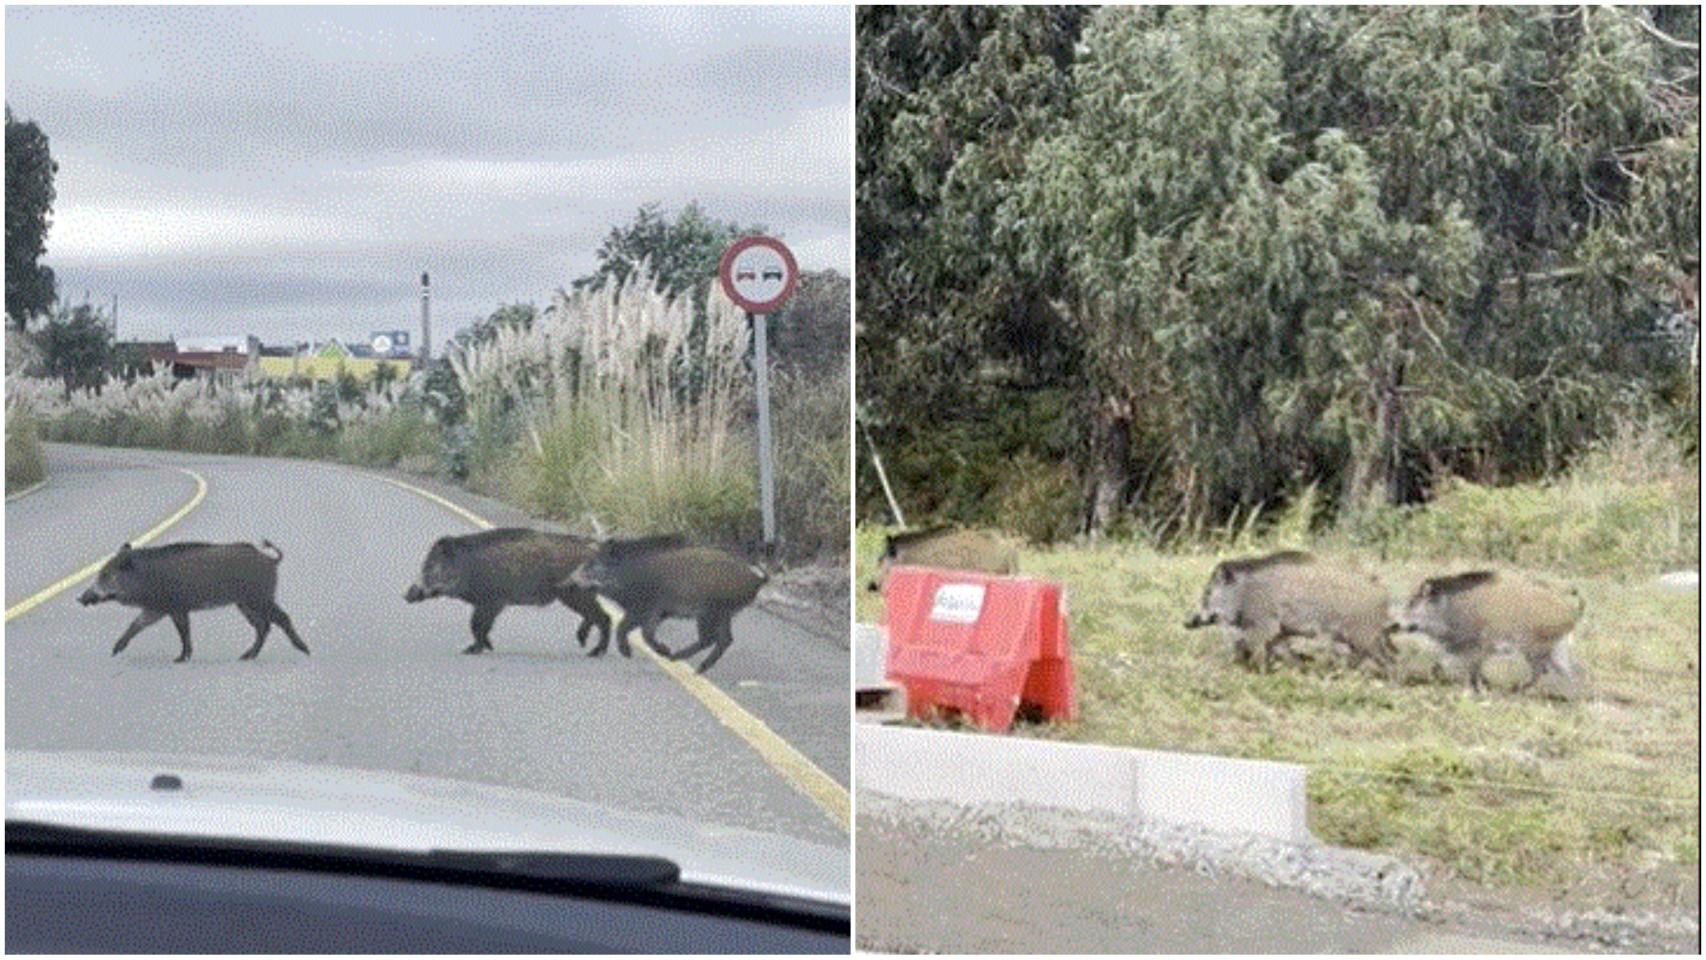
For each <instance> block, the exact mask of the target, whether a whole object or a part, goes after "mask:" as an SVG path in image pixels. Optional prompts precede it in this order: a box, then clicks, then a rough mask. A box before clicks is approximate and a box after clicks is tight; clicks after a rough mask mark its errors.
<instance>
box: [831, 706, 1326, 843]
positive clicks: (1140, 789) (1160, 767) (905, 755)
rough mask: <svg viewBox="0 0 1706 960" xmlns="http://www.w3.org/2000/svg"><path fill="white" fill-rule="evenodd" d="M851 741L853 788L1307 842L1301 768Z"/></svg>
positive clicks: (1000, 746)
mask: <svg viewBox="0 0 1706 960" xmlns="http://www.w3.org/2000/svg"><path fill="white" fill-rule="evenodd" d="M853 740H854V742H853V765H854V777H855V778H856V779H855V781H854V782H856V783H857V784H858V785H859V789H860V790H861V791H865V790H868V791H871V792H873V793H880V794H884V795H887V796H891V797H896V798H899V799H902V800H935V801H942V802H947V803H957V804H980V803H1021V804H1026V805H1028V806H1038V807H1056V808H1061V809H1066V810H1076V811H1084V812H1089V813H1101V814H1111V815H1113V816H1117V817H1126V818H1131V819H1136V820H1144V821H1151V822H1156V823H1166V824H1175V825H1180V826H1192V827H1201V828H1204V829H1209V830H1215V831H1219V832H1222V833H1251V834H1257V835H1259V836H1264V837H1271V838H1273V839H1275V840H1279V841H1281V842H1284V843H1314V842H1315V840H1314V838H1313V837H1311V836H1310V835H1309V822H1308V810H1309V801H1308V795H1307V792H1306V790H1305V782H1304V780H1305V769H1304V768H1303V767H1301V766H1299V765H1297V764H1292V763H1274V762H1271V761H1266V760H1235V759H1230V758H1227V757H1215V756H1209V755H1206V754H1190V753H1170V752H1167V751H1163V750H1136V749H1131V748H1128V747H1105V746H1097V745H1094V744H1079V743H1055V742H1051V741H1046V740H1027V739H1023V738H1018V737H999V736H990V735H986V734H975V733H951V732H945V731H937V730H918V729H912V728H906V727H887V726H874V725H870V726H866V725H862V726H859V727H857V729H856V731H855V733H854V737H853Z"/></svg>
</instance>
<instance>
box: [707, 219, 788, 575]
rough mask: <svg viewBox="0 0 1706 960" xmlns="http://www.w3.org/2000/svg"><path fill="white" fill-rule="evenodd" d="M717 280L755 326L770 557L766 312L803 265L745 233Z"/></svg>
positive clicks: (775, 243) (772, 487)
mask: <svg viewBox="0 0 1706 960" xmlns="http://www.w3.org/2000/svg"><path fill="white" fill-rule="evenodd" d="M717 278H718V279H719V280H721V281H722V285H723V292H724V293H726V294H728V297H729V299H730V300H732V301H734V303H735V305H736V306H739V307H741V308H743V309H745V310H746V322H747V325H748V326H750V327H751V328H752V366H753V370H752V373H753V379H754V380H755V381H756V386H757V399H758V507H759V512H760V514H761V516H762V517H763V521H764V552H765V555H766V556H769V555H771V554H773V553H774V552H775V549H776V469H775V462H774V460H775V455H774V454H773V452H772V446H771V438H770V331H769V323H768V319H769V318H768V315H769V314H770V313H772V312H774V311H775V310H777V309H778V308H780V307H781V306H782V304H784V303H786V302H787V300H788V298H789V297H790V296H792V295H793V293H794V286H795V285H796V284H797V283H799V280H800V268H799V265H798V264H796V263H795V262H794V254H793V252H792V251H790V250H789V249H788V248H787V246H786V245H785V244H783V243H782V241H780V240H776V239H772V238H770V237H742V238H741V239H739V240H736V241H735V242H734V243H732V244H730V245H729V248H728V250H726V251H724V253H723V261H722V263H721V264H720V265H719V266H718V267H717Z"/></svg>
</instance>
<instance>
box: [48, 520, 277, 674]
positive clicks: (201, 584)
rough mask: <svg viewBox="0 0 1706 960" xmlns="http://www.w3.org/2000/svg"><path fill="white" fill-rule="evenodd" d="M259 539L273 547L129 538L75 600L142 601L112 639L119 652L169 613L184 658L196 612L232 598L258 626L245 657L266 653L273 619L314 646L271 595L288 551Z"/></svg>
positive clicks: (132, 604) (129, 603) (180, 656)
mask: <svg viewBox="0 0 1706 960" xmlns="http://www.w3.org/2000/svg"><path fill="white" fill-rule="evenodd" d="M261 546H262V547H264V548H266V549H267V550H271V551H272V553H271V554H270V555H269V554H267V553H264V552H262V551H261V550H259V549H256V548H255V547H254V546H253V545H251V544H247V543H169V544H166V545H165V546H161V547H145V548H143V549H140V550H133V549H131V546H130V544H128V543H127V544H125V545H124V546H122V547H120V548H119V550H118V553H116V554H114V555H113V558H112V559H111V560H108V561H107V563H106V566H104V567H102V568H101V572H100V573H99V574H98V575H97V576H96V577H95V582H94V584H92V585H91V586H90V587H89V589H87V590H85V591H83V594H82V595H81V596H79V597H78V598H77V602H78V603H81V604H83V605H84V606H88V605H90V604H96V603H104V602H106V601H108V600H114V601H117V602H118V603H120V604H123V605H124V606H127V607H140V608H142V612H141V613H139V614H137V616H136V619H135V620H132V621H131V622H130V626H128V627H126V628H125V629H124V633H122V634H120V635H119V638H118V642H117V643H115V644H113V656H118V654H119V653H120V652H122V651H123V650H124V648H125V647H127V646H129V645H130V641H131V639H132V638H133V637H135V636H136V635H137V634H139V633H141V632H142V631H143V630H145V629H147V628H148V627H149V626H150V625H152V624H154V623H155V622H157V621H158V620H160V619H161V618H162V617H171V618H172V625H173V626H174V627H177V628H178V639H179V641H181V642H182V643H183V652H182V653H180V654H178V657H177V661H176V662H178V663H182V662H184V661H185V660H188V659H189V658H190V611H192V610H211V609H213V608H215V607H223V606H226V605H228V604H236V605H237V609H238V610H240V611H242V613H243V616H244V617H246V618H248V621H249V623H251V624H253V625H254V628H255V643H254V645H253V646H251V647H250V648H249V649H248V650H247V651H246V652H245V653H244V654H243V657H242V659H244V660H253V659H255V658H256V657H257V656H260V653H261V645H262V644H263V643H265V642H266V639H267V632H268V631H270V630H271V629H272V625H273V624H275V623H276V624H278V625H279V626H280V627H282V628H283V629H284V635H285V636H287V637H289V638H290V642H291V643H292V644H294V645H295V646H296V649H298V650H301V651H302V652H303V653H307V652H308V645H307V644H305V643H303V642H302V638H301V637H299V636H297V635H296V627H295V626H293V625H292V624H291V622H290V618H289V617H288V616H285V613H284V611H283V610H281V609H279V606H278V603H277V602H275V601H274V599H273V597H274V595H275V594H276V593H277V591H278V562H279V561H280V560H283V559H284V552H283V551H282V550H279V548H277V547H275V546H273V545H272V543H271V542H270V541H267V540H262V541H261Z"/></svg>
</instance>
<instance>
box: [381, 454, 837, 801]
mask: <svg viewBox="0 0 1706 960" xmlns="http://www.w3.org/2000/svg"><path fill="white" fill-rule="evenodd" d="M367 475H368V476H370V477H373V478H374V479H375V480H383V481H385V482H386V483H389V484H391V485H392V486H394V487H398V488H400V489H403V490H407V491H409V492H410V493H413V494H415V495H417V496H420V497H424V498H426V499H428V500H431V501H432V502H433V503H436V504H438V505H439V506H441V507H444V508H445V509H447V510H449V511H451V512H452V513H455V514H456V515H457V516H459V517H461V518H462V519H464V520H466V521H468V522H469V523H471V524H473V525H474V526H476V527H479V528H480V529H482V530H490V529H491V528H492V527H493V526H494V524H493V523H492V522H491V521H489V520H487V519H486V518H484V517H482V516H480V515H479V514H477V513H474V512H472V511H470V510H468V509H466V508H465V507H462V506H460V505H458V504H455V503H451V502H450V501H449V500H446V499H445V498H443V497H441V496H439V495H438V494H436V493H433V492H431V491H429V490H423V489H421V488H420V487H417V486H415V485H414V484H412V483H404V482H403V481H401V480H393V479H391V478H390V477H382V476H379V475H378V474H371V473H370V474H367ZM599 602H600V604H602V605H605V607H606V609H607V610H608V609H610V608H611V607H613V606H614V604H609V603H608V601H606V600H604V599H603V598H602V597H601V598H600V599H599ZM616 609H617V610H618V611H619V610H620V608H616ZM611 620H612V622H611V625H610V626H611V629H613V630H614V629H615V628H616V627H617V626H618V625H620V623H621V618H620V617H615V616H613V617H612V618H611ZM634 646H635V647H636V648H638V649H639V650H640V651H641V652H643V653H644V654H646V656H648V657H651V658H652V662H653V663H656V664H657V665H658V666H660V667H662V668H663V671H664V673H666V674H668V675H669V677H670V678H671V679H673V680H674V681H675V682H676V683H679V684H681V686H682V688H683V689H685V690H686V691H687V692H688V693H689V694H691V695H692V696H693V699H695V700H698V701H699V704H700V705H701V706H703V707H704V708H705V709H706V710H707V711H709V712H710V714H711V716H713V717H715V718H717V721H718V722H720V723H721V724H722V725H723V726H725V727H728V728H729V729H730V730H731V731H733V732H734V734H735V736H737V737H740V738H741V739H742V740H744V741H746V744H747V746H749V747H751V748H752V749H753V750H754V751H756V752H757V753H758V755H759V757H760V758H762V759H763V760H764V762H765V763H767V764H769V765H770V769H772V770H775V771H776V773H777V774H778V775H779V776H781V777H782V779H783V780H785V781H787V783H788V785H789V786H791V787H793V788H794V789H795V790H798V791H799V792H800V793H802V794H804V795H805V797H806V799H808V800H810V801H812V802H813V803H815V804H817V806H818V809H820V810H822V811H823V812H824V813H825V814H826V815H827V816H828V817H829V818H830V819H831V820H834V821H835V822H836V824H838V825H839V826H840V827H841V829H842V830H850V829H851V828H852V823H853V801H852V798H851V797H850V796H849V795H848V793H847V790H846V788H845V787H843V786H842V785H841V784H839V783H837V782H836V781H835V778H834V777H831V776H830V775H829V774H827V773H824V772H823V770H822V769H820V768H819V767H818V766H817V764H815V763H812V762H811V760H810V759H809V758H807V757H806V755H805V754H803V753H801V752H800V751H798V750H796V749H795V748H794V746H793V744H791V743H789V742H788V741H786V740H784V739H782V737H781V736H780V735H778V734H777V733H776V731H774V730H772V729H770V728H769V727H768V726H765V724H764V721H762V720H760V719H758V718H757V717H755V716H753V715H752V714H751V713H749V712H748V711H747V710H746V708H745V707H742V706H741V705H740V704H739V703H738V702H736V701H735V699H734V698H733V697H731V696H729V695H728V694H726V693H724V692H723V691H722V690H721V689H719V688H718V687H717V685H716V684H714V683H712V682H711V681H709V680H707V679H705V678H704V677H702V676H700V675H699V674H697V673H695V672H693V670H692V669H690V668H688V667H684V666H682V665H681V664H679V663H676V662H675V661H673V660H666V659H665V658H663V657H661V656H659V655H658V653H657V651H655V650H653V649H652V648H651V647H649V646H647V645H646V642H645V640H643V639H637V640H636V641H635V643H634Z"/></svg>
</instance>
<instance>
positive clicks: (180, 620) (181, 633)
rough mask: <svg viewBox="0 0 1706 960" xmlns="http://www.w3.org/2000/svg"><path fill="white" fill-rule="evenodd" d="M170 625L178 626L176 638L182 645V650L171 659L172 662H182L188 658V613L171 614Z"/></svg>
mask: <svg viewBox="0 0 1706 960" xmlns="http://www.w3.org/2000/svg"><path fill="white" fill-rule="evenodd" d="M172 626H174V627H177V628H178V640H180V641H181V642H182V643H183V645H184V652H183V653H180V654H178V655H177V657H176V658H175V659H173V660H172V662H173V663H183V662H184V661H185V660H188V659H189V658H190V615H189V614H187V613H174V614H172Z"/></svg>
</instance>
